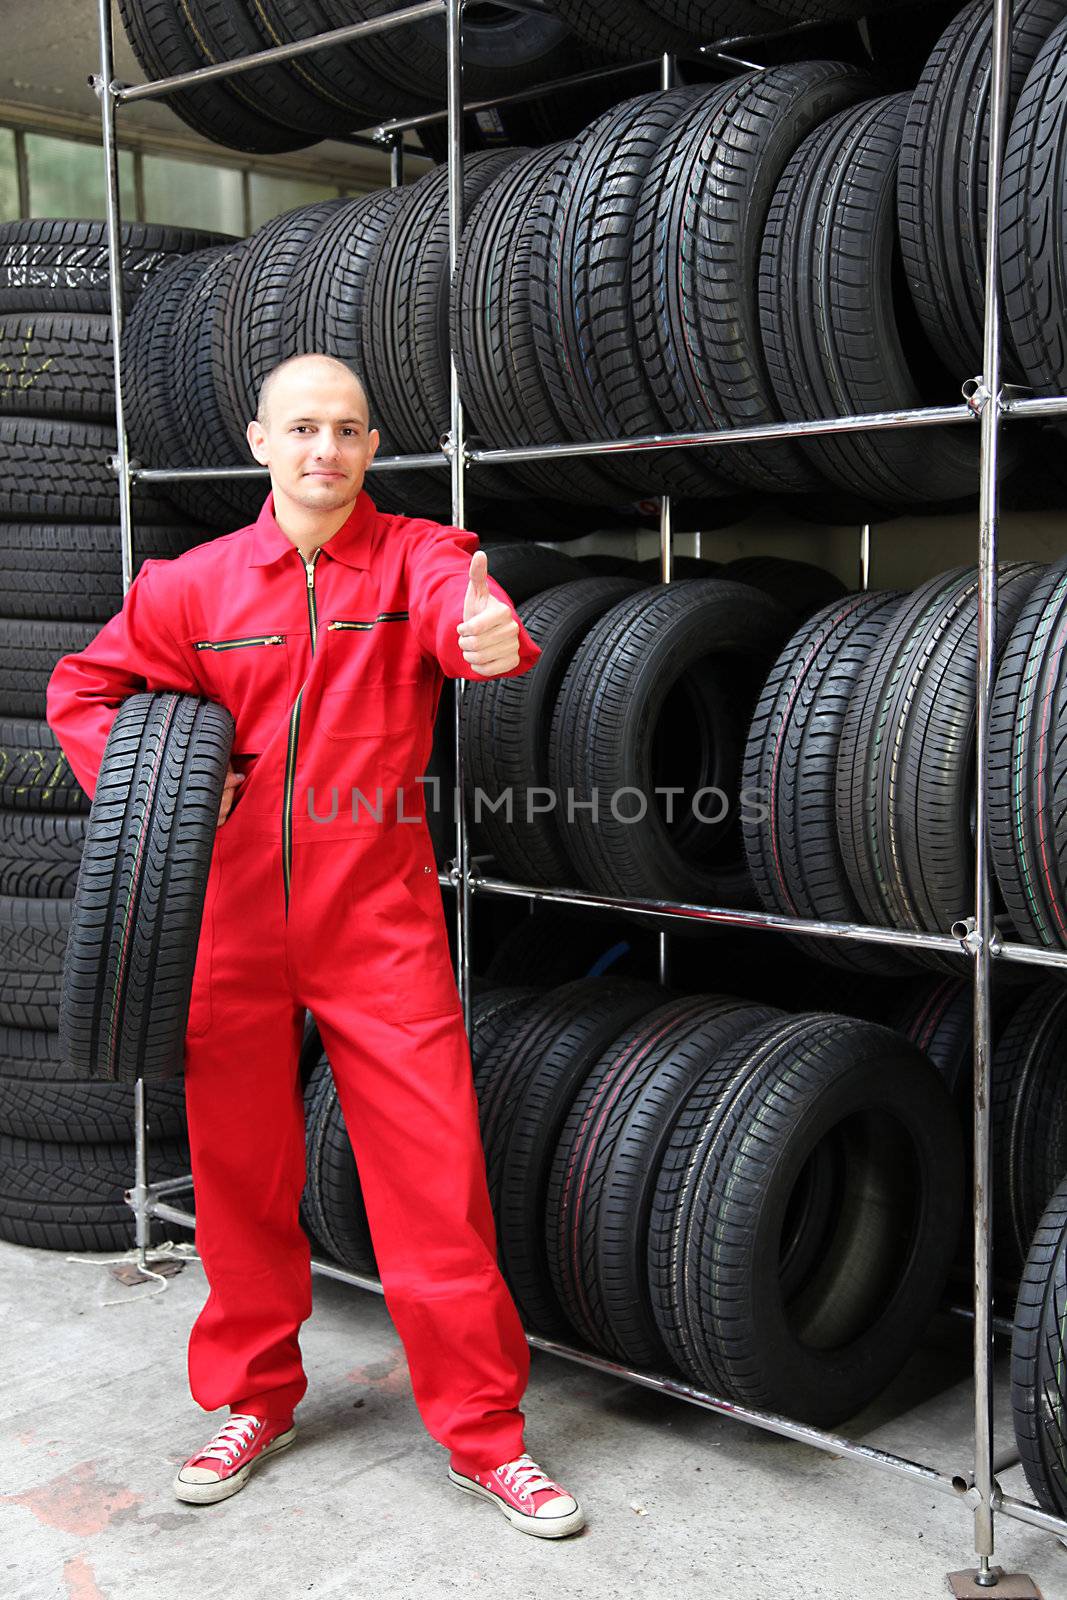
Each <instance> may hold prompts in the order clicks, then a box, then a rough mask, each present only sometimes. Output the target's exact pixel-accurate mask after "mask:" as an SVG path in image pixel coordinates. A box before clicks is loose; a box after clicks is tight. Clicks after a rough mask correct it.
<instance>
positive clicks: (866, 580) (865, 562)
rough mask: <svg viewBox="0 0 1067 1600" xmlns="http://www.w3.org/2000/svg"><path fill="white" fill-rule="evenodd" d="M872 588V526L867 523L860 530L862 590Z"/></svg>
mask: <svg viewBox="0 0 1067 1600" xmlns="http://www.w3.org/2000/svg"><path fill="white" fill-rule="evenodd" d="M870 586H871V525H870V523H869V522H865V523H864V524H863V526H862V527H861V528H860V588H861V589H869V588H870Z"/></svg>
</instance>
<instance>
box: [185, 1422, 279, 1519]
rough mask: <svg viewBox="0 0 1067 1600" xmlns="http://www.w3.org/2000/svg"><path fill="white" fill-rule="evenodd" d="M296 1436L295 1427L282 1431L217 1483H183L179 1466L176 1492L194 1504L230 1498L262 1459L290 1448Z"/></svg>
mask: <svg viewBox="0 0 1067 1600" xmlns="http://www.w3.org/2000/svg"><path fill="white" fill-rule="evenodd" d="M295 1438H296V1429H295V1427H294V1428H289V1429H288V1430H287V1431H286V1432H285V1433H280V1434H279V1435H278V1437H277V1438H276V1439H272V1440H271V1442H270V1444H269V1445H267V1447H266V1449H264V1450H261V1451H260V1452H259V1455H258V1456H255V1457H253V1459H252V1460H251V1461H250V1462H249V1463H248V1465H247V1466H246V1467H241V1468H240V1469H239V1471H237V1472H235V1473H234V1474H233V1476H232V1477H230V1478H220V1479H219V1480H218V1481H217V1482H216V1483H183V1482H182V1478H181V1473H182V1468H181V1467H179V1468H178V1475H177V1477H176V1478H175V1479H174V1493H175V1495H176V1496H177V1497H178V1499H179V1500H184V1501H185V1502H186V1504H187V1505H192V1506H210V1505H214V1504H215V1502H216V1501H217V1500H228V1499H229V1498H230V1496H231V1494H237V1492H238V1490H240V1489H243V1488H244V1486H245V1484H246V1483H247V1482H248V1480H249V1477H250V1476H251V1474H252V1473H253V1472H254V1471H255V1469H256V1468H257V1467H258V1466H259V1464H260V1462H261V1461H266V1459H267V1457H268V1456H273V1455H277V1453H278V1451H279V1450H286V1449H288V1447H289V1445H291V1444H292V1442H293V1440H294V1439H295Z"/></svg>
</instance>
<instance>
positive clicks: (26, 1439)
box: [15, 1428, 36, 1445]
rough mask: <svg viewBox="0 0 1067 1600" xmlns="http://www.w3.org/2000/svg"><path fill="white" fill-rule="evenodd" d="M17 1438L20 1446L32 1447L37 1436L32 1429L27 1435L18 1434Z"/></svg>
mask: <svg viewBox="0 0 1067 1600" xmlns="http://www.w3.org/2000/svg"><path fill="white" fill-rule="evenodd" d="M15 1438H16V1439H17V1440H18V1442H19V1444H22V1445H30V1444H32V1443H33V1441H34V1439H35V1438H36V1434H35V1433H34V1432H33V1429H32V1428H31V1429H29V1430H28V1431H27V1432H26V1433H16V1435H15Z"/></svg>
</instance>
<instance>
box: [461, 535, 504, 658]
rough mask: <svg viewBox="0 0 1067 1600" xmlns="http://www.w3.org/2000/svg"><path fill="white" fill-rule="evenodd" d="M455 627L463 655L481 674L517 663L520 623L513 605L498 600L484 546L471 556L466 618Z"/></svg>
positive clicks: (464, 603) (464, 607) (464, 612)
mask: <svg viewBox="0 0 1067 1600" xmlns="http://www.w3.org/2000/svg"><path fill="white" fill-rule="evenodd" d="M456 629H457V631H458V633H459V648H460V650H461V651H462V653H463V658H464V660H465V661H466V663H467V665H468V666H469V667H472V668H473V669H474V671H475V672H477V673H478V674H479V676H480V677H483V678H493V677H496V676H497V675H498V674H499V673H501V672H510V671H511V670H512V668H514V667H517V666H518V664H519V624H518V623H517V622H516V620H515V614H514V612H513V611H512V609H511V607H510V606H507V605H505V604H504V602H503V600H498V599H497V597H496V596H495V595H494V594H493V593H492V592H491V590H490V588H489V562H488V560H487V558H486V554H485V551H484V550H477V551H475V553H474V555H473V556H471V570H470V578H469V580H468V583H467V592H466V594H465V595H464V597H463V621H462V622H457V623H456Z"/></svg>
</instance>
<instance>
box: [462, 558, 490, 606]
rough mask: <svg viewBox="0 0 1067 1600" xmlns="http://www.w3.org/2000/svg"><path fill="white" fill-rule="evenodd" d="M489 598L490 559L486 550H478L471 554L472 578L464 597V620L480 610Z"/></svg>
mask: <svg viewBox="0 0 1067 1600" xmlns="http://www.w3.org/2000/svg"><path fill="white" fill-rule="evenodd" d="M488 599H489V560H488V557H487V556H486V553H485V551H484V550H476V551H475V552H474V554H473V555H472V556H471V570H470V578H469V581H468V583H467V593H466V595H465V596H464V599H463V620H464V622H466V620H467V618H468V617H471V616H473V615H474V613H475V612H476V611H480V610H481V609H482V607H483V606H484V605H485V602H486V601H487V600H488Z"/></svg>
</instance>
